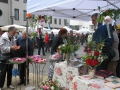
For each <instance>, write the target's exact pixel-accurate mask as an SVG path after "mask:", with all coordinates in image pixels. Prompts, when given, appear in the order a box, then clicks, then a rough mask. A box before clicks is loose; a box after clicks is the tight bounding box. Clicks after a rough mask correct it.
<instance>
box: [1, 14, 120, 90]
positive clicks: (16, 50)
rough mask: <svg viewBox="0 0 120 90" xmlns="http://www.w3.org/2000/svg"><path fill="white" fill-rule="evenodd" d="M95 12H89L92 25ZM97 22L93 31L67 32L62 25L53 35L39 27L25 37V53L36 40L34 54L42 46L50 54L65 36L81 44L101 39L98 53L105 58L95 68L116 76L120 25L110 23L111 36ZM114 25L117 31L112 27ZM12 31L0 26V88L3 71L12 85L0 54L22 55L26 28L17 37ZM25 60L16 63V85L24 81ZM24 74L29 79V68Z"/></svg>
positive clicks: (119, 66) (8, 66)
mask: <svg viewBox="0 0 120 90" xmlns="http://www.w3.org/2000/svg"><path fill="white" fill-rule="evenodd" d="M97 15H98V14H97V13H95V14H93V15H92V16H91V18H92V23H93V25H95V26H96V25H97V22H96V19H97ZM98 25H99V26H98V28H97V29H95V32H94V33H93V34H86V35H84V34H83V33H82V34H78V33H76V34H74V33H73V31H72V30H71V31H70V32H68V31H67V30H66V29H65V28H61V29H60V31H59V33H58V34H57V35H54V33H53V32H51V34H48V32H46V33H45V35H44V34H43V33H42V31H39V33H38V36H37V37H35V39H33V38H30V37H28V55H29V56H31V55H33V52H34V44H35V45H36V44H37V46H38V55H41V53H40V52H41V50H42V55H43V56H45V55H46V53H47V52H49V53H51V55H52V54H54V53H55V52H57V48H58V46H59V45H61V44H64V43H67V41H68V40H70V41H71V42H72V43H74V44H75V43H77V44H81V45H84V43H85V42H89V41H91V40H92V41H95V42H96V43H97V44H98V45H99V43H100V42H101V41H103V40H104V43H105V44H104V47H103V51H102V53H104V55H107V56H108V58H107V59H105V60H104V61H103V62H102V63H101V64H100V65H99V66H97V68H96V70H101V69H102V70H109V71H112V72H114V75H116V76H117V77H120V58H119V57H120V45H119V40H120V27H116V26H115V24H114V25H113V26H112V25H110V32H111V38H108V32H107V27H106V25H102V24H98ZM116 29H117V31H118V32H117V31H116ZM16 33H17V28H16V27H9V28H8V32H5V33H3V34H2V30H1V29H0V90H1V89H2V88H3V86H4V81H5V76H6V73H7V87H8V88H11V89H13V88H14V87H13V86H12V83H11V82H12V68H13V64H7V60H6V59H5V58H1V56H4V57H8V56H10V57H8V59H9V58H13V57H26V38H27V33H26V30H23V31H22V34H21V35H18V37H17V38H15V35H16ZM4 59H5V60H4ZM26 63H27V62H25V63H22V64H20V65H18V68H19V70H20V72H19V76H20V82H19V83H18V85H22V84H25V79H26V78H25V76H26V73H25V68H26V67H29V62H28V64H26ZM26 65H27V66H26ZM20 67H21V68H20ZM50 69H51V67H50ZM28 71H29V70H28ZM49 74H50V75H49V76H48V77H49V78H50V79H52V75H53V68H52V71H51V70H50V72H49ZM27 75H28V80H27V81H28V83H29V72H28V73H27Z"/></svg>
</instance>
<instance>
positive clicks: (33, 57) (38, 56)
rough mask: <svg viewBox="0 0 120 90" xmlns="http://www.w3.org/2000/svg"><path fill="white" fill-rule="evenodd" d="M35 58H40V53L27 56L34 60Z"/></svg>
mask: <svg viewBox="0 0 120 90" xmlns="http://www.w3.org/2000/svg"><path fill="white" fill-rule="evenodd" d="M36 58H41V56H40V55H34V56H29V57H28V59H29V60H31V61H34V60H35V59H36Z"/></svg>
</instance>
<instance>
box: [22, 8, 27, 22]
mask: <svg viewBox="0 0 120 90" xmlns="http://www.w3.org/2000/svg"><path fill="white" fill-rule="evenodd" d="M26 14H27V12H26V10H23V20H24V21H26V20H27V18H26Z"/></svg>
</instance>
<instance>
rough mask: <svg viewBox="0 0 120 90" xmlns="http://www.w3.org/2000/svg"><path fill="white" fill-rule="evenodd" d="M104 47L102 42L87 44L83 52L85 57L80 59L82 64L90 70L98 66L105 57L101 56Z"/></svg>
mask: <svg viewBox="0 0 120 90" xmlns="http://www.w3.org/2000/svg"><path fill="white" fill-rule="evenodd" d="M103 46H104V42H101V43H99V44H96V43H95V42H94V41H91V42H88V43H86V45H85V49H84V52H86V55H84V56H83V57H82V59H83V61H84V64H86V65H87V66H89V67H90V68H95V67H96V66H98V65H100V64H101V63H102V62H103V60H104V59H106V58H107V56H104V55H102V48H103Z"/></svg>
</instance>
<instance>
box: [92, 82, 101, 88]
mask: <svg viewBox="0 0 120 90" xmlns="http://www.w3.org/2000/svg"><path fill="white" fill-rule="evenodd" d="M91 85H92V87H94V88H96V89H100V88H101V87H100V85H98V84H95V83H92V84H91Z"/></svg>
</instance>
